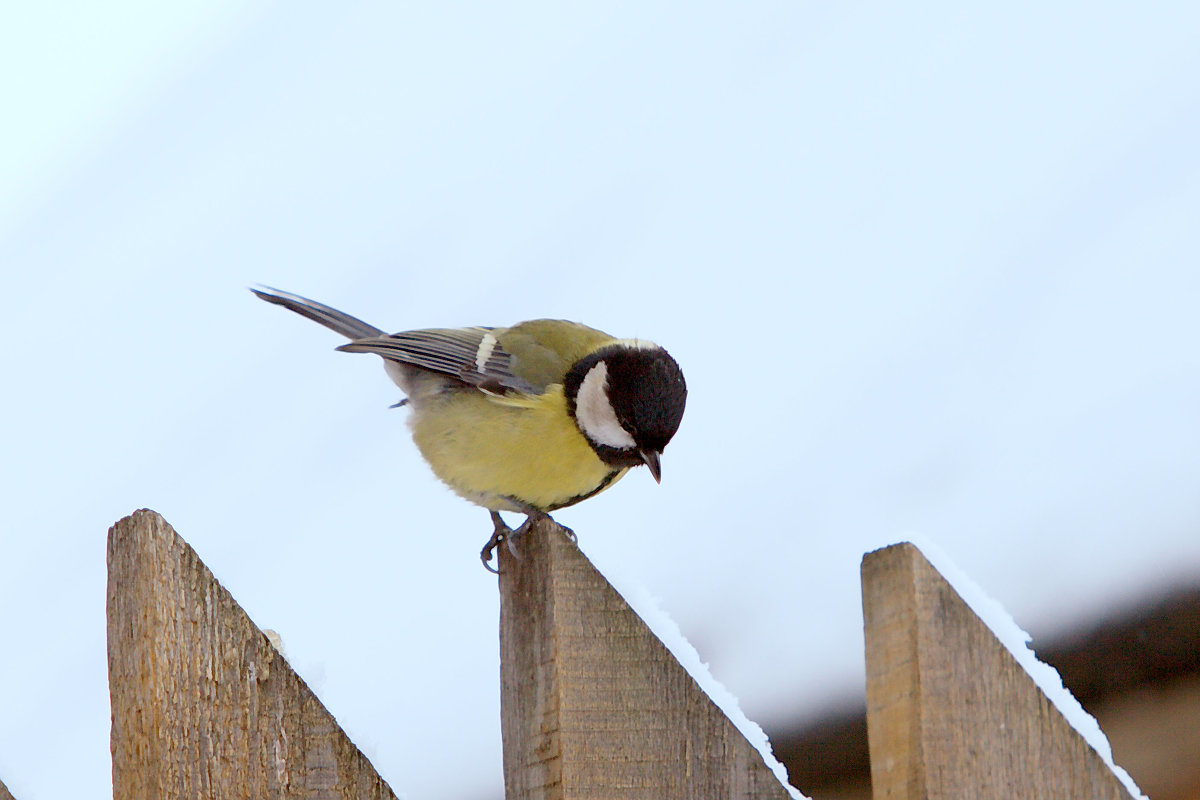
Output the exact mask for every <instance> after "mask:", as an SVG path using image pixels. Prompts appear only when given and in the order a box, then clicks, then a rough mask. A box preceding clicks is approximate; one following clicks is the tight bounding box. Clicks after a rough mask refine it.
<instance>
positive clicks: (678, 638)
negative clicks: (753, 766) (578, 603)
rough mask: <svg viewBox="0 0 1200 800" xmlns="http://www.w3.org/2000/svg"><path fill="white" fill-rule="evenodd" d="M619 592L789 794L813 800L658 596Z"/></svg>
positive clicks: (644, 591)
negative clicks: (791, 776) (792, 779)
mask: <svg viewBox="0 0 1200 800" xmlns="http://www.w3.org/2000/svg"><path fill="white" fill-rule="evenodd" d="M618 591H619V592H620V593H621V596H622V597H624V598H625V601H626V602H627V603H629V606H630V608H632V609H633V611H634V613H636V614H637V615H638V616H639V617H641V618H642V622H645V623H646V627H648V628H649V629H650V632H651V633H653V634H654V635H655V636H656V637H658V640H659V641H660V642H662V643H663V646H665V647H666V648H667V650H668V651H669V652H670V653H671V655H672V656H674V657H675V660H676V661H678V662H679V665H680V666H681V667H683V668H684V670H685V671H686V672H687V673H688V675H691V676H692V680H694V681H695V682H696V684H697V685H699V687H700V690H701V691H702V692H704V694H705V695H707V696H708V699H709V700H711V701H712V703H713V705H715V706H716V707H717V708H719V709H721V711H722V712H723V713H724V714H725V716H726V717H728V718H729V721H730V722H732V723H733V726H734V727H735V728H737V730H738V732H739V733H741V734H742V736H743V737H745V739H746V741H747V742H749V743H750V746H751V747H753V748H754V749H755V750H757V751H758V753H759V755H761V756H762V760H763V763H764V764H766V765H767V769H769V770H771V772H772V773H774V775H775V777H776V778H778V779H779V782H780V783H781V784H783V787H784V788H785V789H787V791H788V793H789V794H790V795H791V796H792V797H793V798H795V800H809V798H808V796H807V795H805V794H803V793H802V792H801V791H800V790H799V789H797V788H796V787H795V786H792V784H791V782H790V781H789V780H788V773H787V767H785V766H784V765H783V764H782V763H781V762H780V761H779V759H777V758H776V757H775V753H774V751H773V750H772V749H771V741H770V740H769V739H768V738H767V734H766V732H765V731H764V730H763V729H762V727H760V726H759V725H758V723H756V722H754V721H753V720H751V719H750V718H749V717H747V716H746V714H745V712H743V711H742V708H741V705H739V703H738V699H737V697H736V696H735V695H734V694H733V692H731V691H730V690H729V689H728V688H726V686H725V684H723V683H721V682H720V681H719V680H717V679H716V678H715V677H714V676H713V674H712V672H711V671H710V670H709V668H708V664H706V663H705V662H704V661H702V660H701V658H700V652H699V651H698V650H697V649H696V648H695V647H694V646H693V645H692V643H691V642H689V641H688V640H687V637H686V636H684V635H683V631H682V630H680V628H679V626H678V625H677V624H676V623H675V620H673V619H672V618H671V615H670V614H668V613H667V611H666V610H665V609H664V608H663V607H662V605H661V604H660V603H659V601H658V598H656V597H655V596H654V595H652V594H650V592H649V590H647V589H646V588H645V587H644V586H641V585H640V584H638V585H634V586H631V587H622V588H621V589H619V590H618Z"/></svg>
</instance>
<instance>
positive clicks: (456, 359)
mask: <svg viewBox="0 0 1200 800" xmlns="http://www.w3.org/2000/svg"><path fill="white" fill-rule="evenodd" d="M498 333H499V331H496V329H494V328H483V327H475V328H435V329H429V330H420V331H405V332H403V333H393V334H391V335H385V336H371V337H367V338H363V339H356V340H354V341H353V342H350V343H349V344H344V345H342V346H341V347H339V348H338V350H342V351H345V352H347V353H374V354H376V355H378V356H383V357H384V358H386V359H388V360H390V361H397V362H399V363H401V364H407V365H409V366H413V367H419V368H420V369H425V370H429V371H431V372H437V373H441V374H443V375H448V376H449V377H451V378H455V379H457V380H459V381H462V383H463V384H464V385H466V386H477V387H479V388H480V389H483V390H485V391H495V392H503V391H505V390H516V391H519V392H525V393H528V394H541V393H542V391H544V390H545V386H544V385H538V384H535V383H532V382H530V381H528V380H526V379H524V378H522V377H519V376H518V375H516V374H514V372H513V367H514V360H513V357H512V356H511V355H510V354H509V353H508V351H506V350H505V349H504V347H503V346H502V345H501V344H500V340H499V338H498Z"/></svg>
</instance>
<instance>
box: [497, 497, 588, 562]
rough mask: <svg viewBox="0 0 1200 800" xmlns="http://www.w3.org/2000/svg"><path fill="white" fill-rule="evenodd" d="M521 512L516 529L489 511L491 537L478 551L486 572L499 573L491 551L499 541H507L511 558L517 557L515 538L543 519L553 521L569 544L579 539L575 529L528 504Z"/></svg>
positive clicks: (498, 544) (518, 554)
mask: <svg viewBox="0 0 1200 800" xmlns="http://www.w3.org/2000/svg"><path fill="white" fill-rule="evenodd" d="M512 502H513V504H514V505H516V504H518V501H516V500H512ZM521 505H523V504H521ZM521 512H522V513H523V514H525V521H524V522H522V523H521V524H520V525H519V526H518V527H517V529H516V530H513V529H512V528H510V527H508V525H507V524H505V522H504V520H503V519H501V518H500V514H499V513H498V512H496V511H492V512H490V513H491V515H492V525H493V526H495V530H494V531H493V532H492V538H490V539H488V543H487V544H485V545H484V546H483V549H482V550H480V551H479V559H480V560H481V561H483V566H484V567H485V568H487V570H488V572H494V573H496V574H497V575H499V574H500V570H499V569H498V568H497V567H493V566H492V553H493V552H495V550H496V548H497V547H499V546H500V543H501V542H507V543H508V552H510V553H512V555H513V558H516V559H519V558H520V557H521V554H520V553H518V552H517V539H519V538H521V537H522V536H524V535H525V534H526V533H528V532H529V531H530V530H532V529H533V526H534V525H536V524H538V523H539V522H540V521H542V520H544V519H546V520H550V522H553V523H554V525H555V526H556V527H557V528H558V529H559V530H560V531H562V532H563V534H564V535H565V536H566V537H567V539H568V540H569V541H570V542H571V544H578V542H579V539H578V537H577V536H575V531H573V530H571V529H570V528H568V527H567V526H565V525H559V524H558V523H557V522H554V519H553V518H552V517H551V516H550V515H549V514H547V513H546V512H545V511H540V510H538V509H536V508H532V507H530V506H524V507H523V508H522V509H521ZM498 564H499V562H497V565H498Z"/></svg>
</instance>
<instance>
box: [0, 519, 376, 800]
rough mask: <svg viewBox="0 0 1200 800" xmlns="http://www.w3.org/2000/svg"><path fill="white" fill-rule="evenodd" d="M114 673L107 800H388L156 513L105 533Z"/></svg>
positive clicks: (364, 763) (367, 767) (366, 765)
mask: <svg viewBox="0 0 1200 800" xmlns="http://www.w3.org/2000/svg"><path fill="white" fill-rule="evenodd" d="M108 671H109V693H110V695H111V700H112V735H111V748H112V759H113V798H114V800H158V798H163V797H263V798H268V797H323V798H344V800H351V798H355V799H356V800H357V798H366V799H367V800H395V795H394V794H392V790H391V789H390V788H388V785H387V784H386V783H385V782H384V781H383V779H382V778H380V777H379V775H378V774H376V772H375V769H374V767H372V766H371V764H370V762H369V761H368V760H367V759H366V757H365V756H364V755H363V754H362V753H361V752H360V751H359V750H358V748H357V747H355V746H354V744H353V743H352V742H351V741H350V739H349V738H348V737H347V736H346V734H345V733H344V732H343V731H342V729H341V728H339V727H338V724H337V722H336V721H335V720H334V718H333V716H332V715H331V714H330V713H329V712H328V711H327V710H325V708H324V706H322V705H321V703H320V701H319V700H317V698H316V696H315V695H314V694H313V693H312V691H311V690H310V689H309V688H308V686H307V685H306V684H305V683H304V681H303V680H301V679H300V677H299V676H298V675H296V673H295V672H293V671H292V668H291V667H290V666H288V663H287V661H286V660H284V658H283V656H282V655H280V654H279V652H278V651H277V650H276V649H275V647H273V646H272V644H271V642H270V641H269V640H268V638H267V636H266V635H264V634H263V632H262V631H261V630H259V629H258V628H257V627H256V626H255V624H254V623H253V622H251V620H250V618H249V617H248V616H246V613H245V612H244V611H243V610H242V608H241V606H239V605H238V604H237V603H236V602H235V601H234V599H233V597H231V596H230V594H229V592H228V591H226V590H225V588H224V587H223V586H221V584H220V583H218V582H217V580H216V578H214V577H213V574H212V573H211V572H210V571H209V570H208V568H207V567H206V566H204V564H203V562H201V561H200V558H199V557H198V556H197V555H196V552H195V551H194V550H192V548H191V547H189V546H188V545H187V543H186V542H184V541H183V539H181V538H180V537H179V536H178V535H177V534H176V533H175V531H174V530H173V529H172V528H171V526H170V525H168V524H167V522H166V520H164V519H163V518H162V517H160V516H159V515H158V514H156V513H154V512H153V511H148V510H141V511H138V512H136V513H134V514H133V515H131V516H128V517H126V518H124V519H122V520H121V521H120V522H118V523H117V524H116V525H114V526H113V527H112V528H111V529H110V530H109V532H108ZM0 800H3V795H0Z"/></svg>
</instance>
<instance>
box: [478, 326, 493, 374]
mask: <svg viewBox="0 0 1200 800" xmlns="http://www.w3.org/2000/svg"><path fill="white" fill-rule="evenodd" d="M495 349H496V337H495V336H492V335H491V334H490V333H485V334H484V335H483V338H482V339H480V340H479V349H478V350H476V351H475V369H477V370H479V371H480V372H483V370H484V367H486V366H487V362H488V359H489V358H491V357H492V351H493V350H495Z"/></svg>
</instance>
